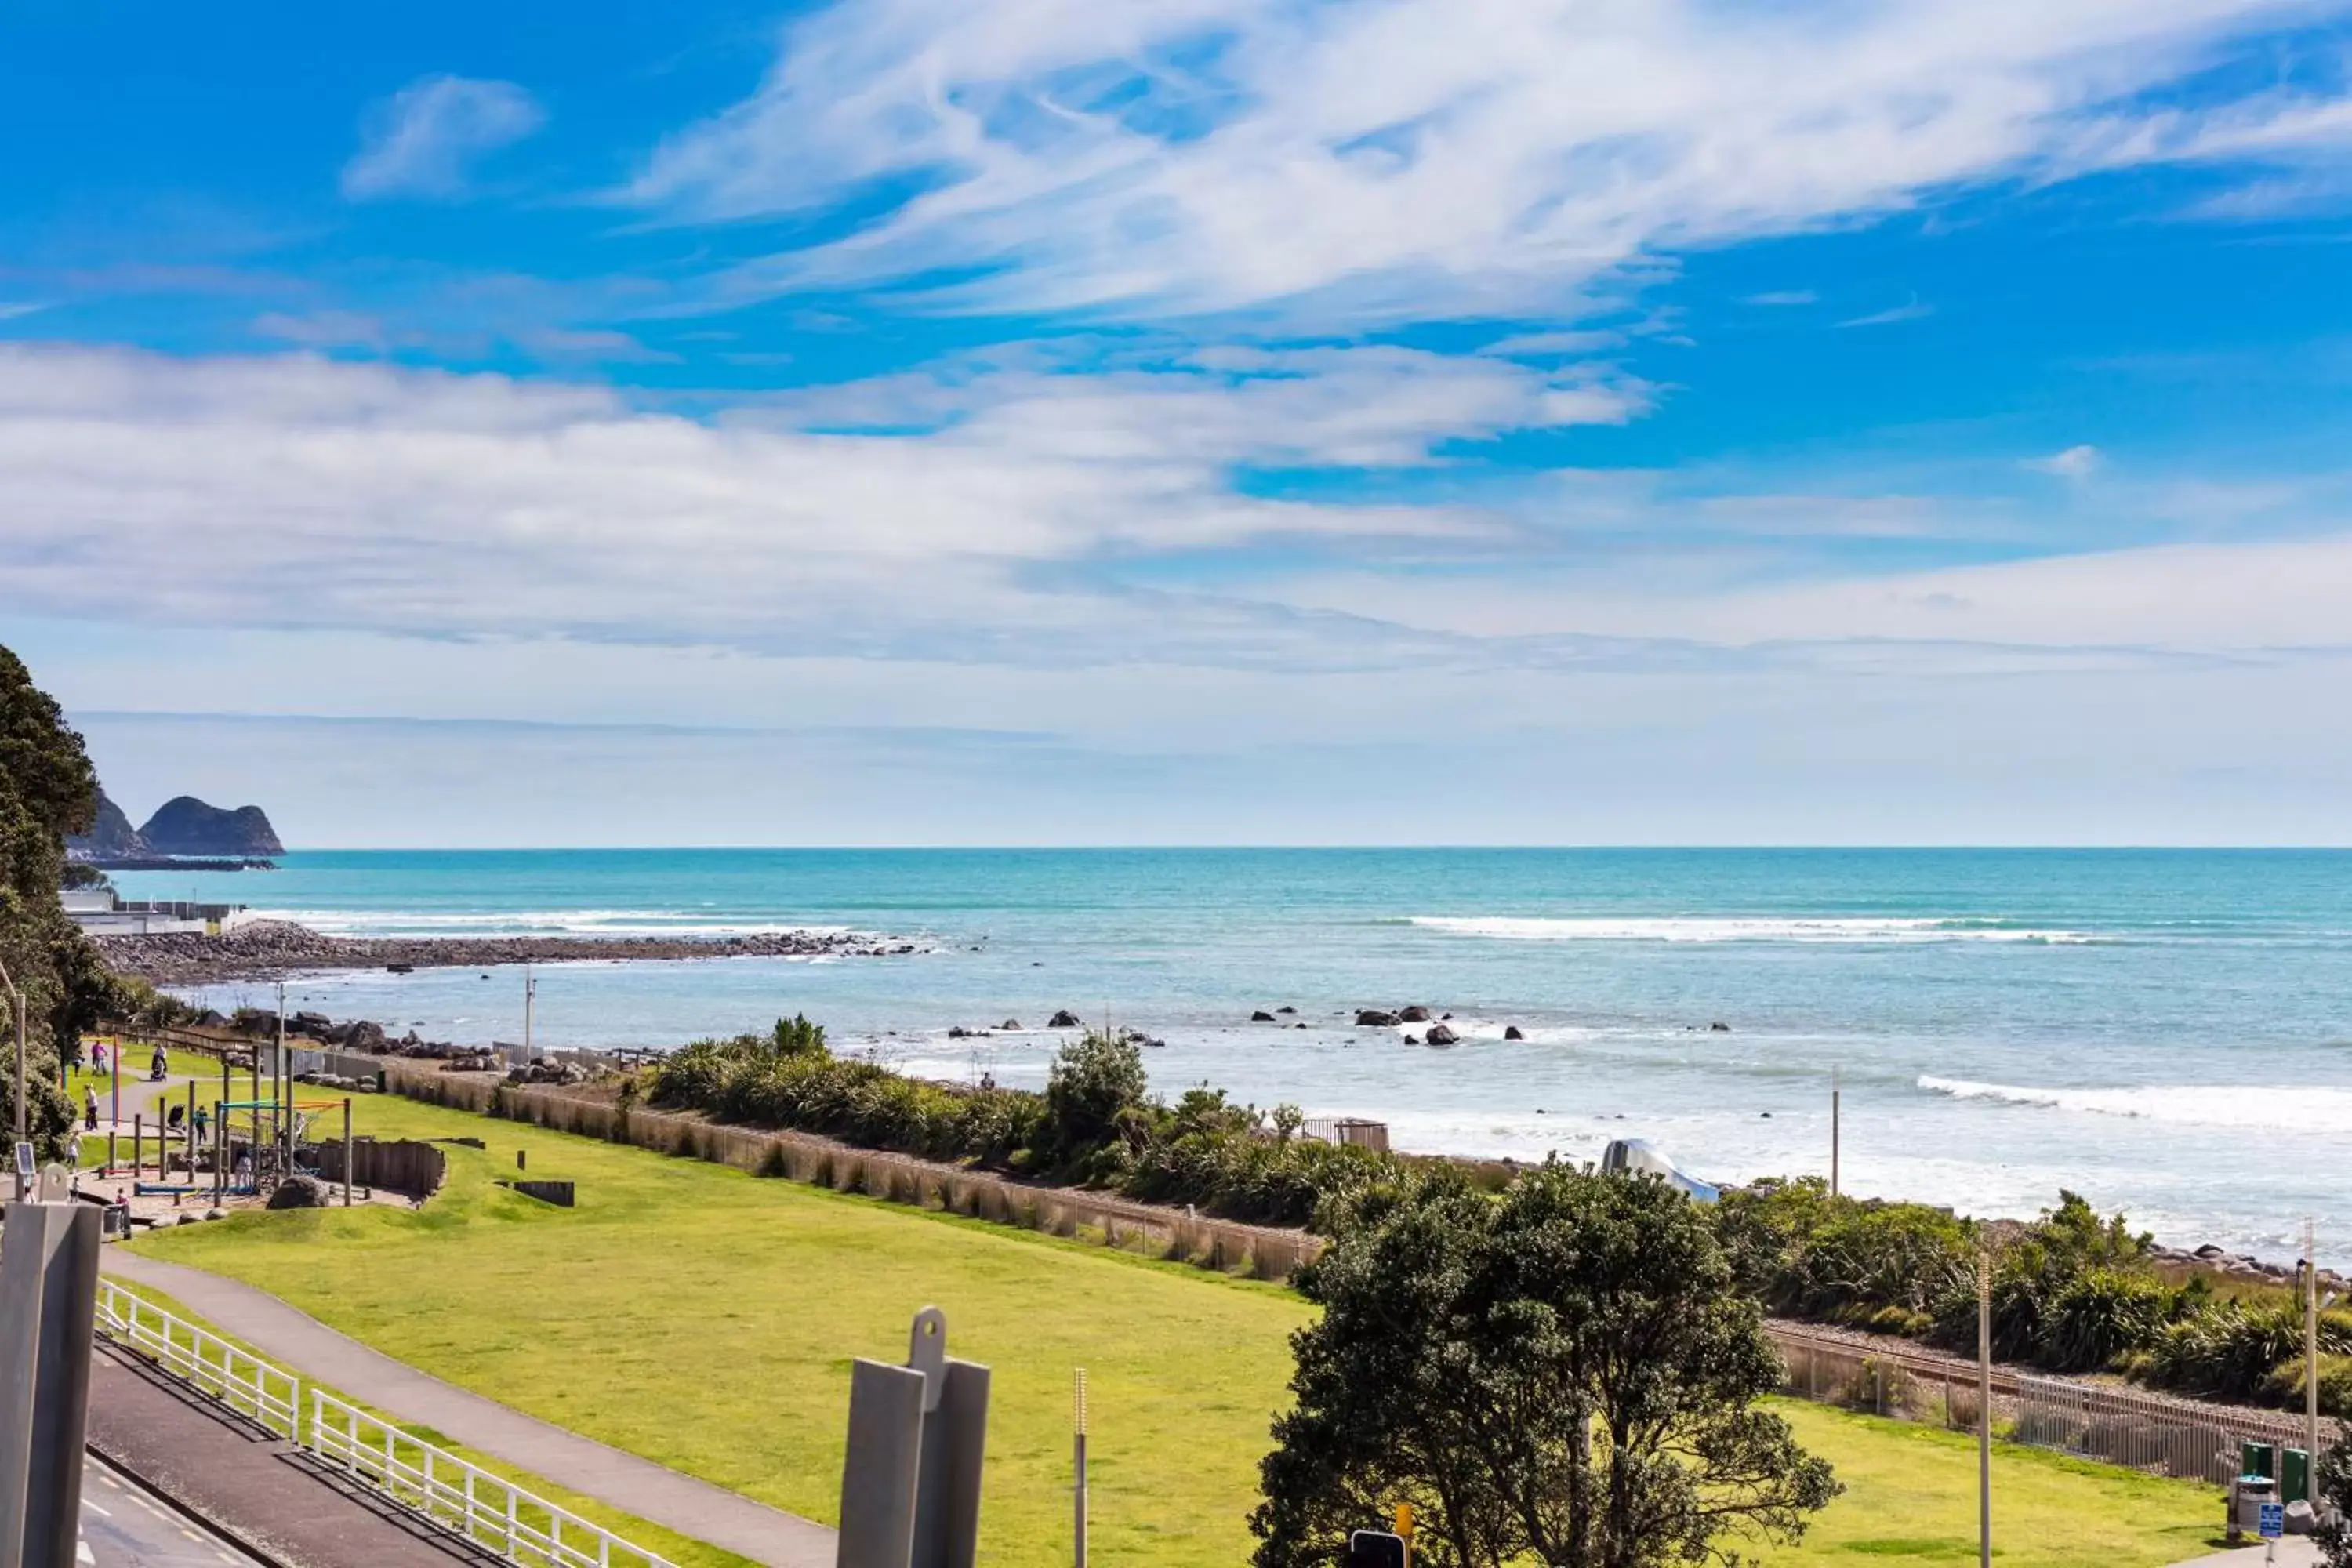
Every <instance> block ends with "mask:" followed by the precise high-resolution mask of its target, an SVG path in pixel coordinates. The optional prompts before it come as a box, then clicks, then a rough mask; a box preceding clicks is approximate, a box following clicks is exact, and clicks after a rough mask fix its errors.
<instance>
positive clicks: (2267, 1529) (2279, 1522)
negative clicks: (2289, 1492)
mask: <svg viewBox="0 0 2352 1568" xmlns="http://www.w3.org/2000/svg"><path fill="white" fill-rule="evenodd" d="M2256 1506H2257V1507H2259V1508H2260V1509H2261V1510H2262V1517H2261V1519H2260V1520H2259V1521H2256V1524H2255V1527H2254V1528H2255V1531H2256V1533H2257V1534H2259V1535H2261V1536H2262V1538H2263V1540H2265V1541H2276V1540H2277V1539H2278V1538H2279V1537H2280V1536H2282V1535H2284V1534H2285V1533H2286V1504H2284V1503H2283V1502H2266V1503H2261V1504H2257V1505H2256Z"/></svg>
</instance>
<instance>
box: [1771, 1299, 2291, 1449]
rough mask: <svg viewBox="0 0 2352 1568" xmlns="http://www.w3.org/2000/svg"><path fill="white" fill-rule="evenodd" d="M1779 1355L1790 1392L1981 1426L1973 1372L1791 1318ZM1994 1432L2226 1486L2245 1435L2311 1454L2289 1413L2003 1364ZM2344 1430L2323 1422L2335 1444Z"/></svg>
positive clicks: (1774, 1329) (1996, 1380)
mask: <svg viewBox="0 0 2352 1568" xmlns="http://www.w3.org/2000/svg"><path fill="white" fill-rule="evenodd" d="M1766 1327H1767V1331H1768V1332H1769V1333H1770V1335H1771V1336H1772V1340H1773V1342H1774V1343H1775V1344H1776V1345H1778V1346H1779V1347H1780V1362H1781V1365H1782V1367H1783V1369H1784V1372H1785V1377H1784V1381H1783V1383H1782V1387H1783V1388H1784V1389H1785V1390H1786V1392H1788V1393H1790V1394H1796V1395H1798V1396H1800V1397H1801V1398H1805V1399H1811V1400H1817V1401H1819V1402H1821V1403H1822V1404H1827V1405H1842V1406H1843V1407H1845V1408H1846V1409H1849V1410H1860V1411H1864V1412H1867V1413H1870V1414H1873V1415H1885V1416H1887V1417H1890V1418H1892V1419H1895V1420H1902V1421H1919V1422H1932V1423H1935V1424H1937V1425H1938V1426H1948V1427H1951V1428H1953V1429H1955V1430H1958V1431H1967V1432H1973V1431H1975V1430H1976V1427H1977V1421H1978V1415H1977V1410H1978V1394H1977V1371H1976V1368H1975V1366H1974V1365H1973V1364H1971V1363H1966V1362H1958V1361H1953V1360H1948V1359H1947V1358H1944V1357H1940V1356H1934V1355H1927V1354H1921V1353H1918V1352H1909V1351H1906V1350H1904V1349H1902V1348H1900V1347H1895V1346H1886V1347H1878V1346H1869V1345H1860V1344H1856V1343H1853V1342H1851V1341H1848V1340H1841V1339H1835V1338H1832V1337H1831V1336H1830V1335H1828V1334H1826V1333H1823V1332H1821V1331H1809V1330H1808V1329H1807V1328H1806V1327H1805V1326H1804V1325H1802V1324H1797V1323H1787V1322H1771V1323H1768V1324H1767V1326H1766ZM1992 1416H1993V1430H1994V1432H1995V1433H1996V1434H1997V1435H1999V1436H2002V1437H2004V1438H2006V1439H2008V1440H2010V1441H2013V1442H2019V1443H2025V1444H2029V1445H2031V1446H2032V1447H2041V1448H2054V1449H2057V1450H2059V1451H2060V1452H2063V1453H2068V1454H2074V1455H2078V1456H2080V1457H2082V1458H2088V1459H2098V1460H2103V1461H2105V1463H2108V1464H2112V1465H2127V1466H2129V1467H2131V1468H2134V1469H2139V1470H2145V1471H2147V1472H2149V1473H2151V1474H2154V1475H2163V1476H2172V1477H2176V1478H2179V1479H2189V1480H2202V1481H2210V1482H2213V1483H2215V1484H2224V1483H2227V1482H2228V1481H2229V1480H2230V1479H2231V1478H2232V1477H2234V1476H2235V1475H2236V1474H2237V1473H2238V1461H2239V1454H2238V1445H2239V1443H2240V1442H2241V1441H2242V1440H2244V1439H2247V1438H2253V1439H2257V1440H2259V1441H2262V1442H2267V1443H2276V1444H2279V1445H2280V1446H2282V1447H2294V1448H2300V1447H2303V1446H2304V1441H2305V1433H2304V1424H2303V1422H2302V1421H2301V1420H2299V1419H2297V1418H2295V1417H2294V1416H2293V1415H2288V1414H2286V1413H2285V1412H2284V1411H2275V1410H2255V1409H2249V1408H2246V1407H2243V1406H2239V1405H2215V1404H2210V1403H2208V1402H2206V1401H2203V1400H2196V1399H2181V1398H2177V1397H2174V1396H2172V1395H2168V1394H2151V1393H2147V1392H2145V1391H2143V1390H2139V1389H2133V1388H2119V1387H2115V1386H2112V1385H2108V1384H2093V1383H2078V1382H2074V1381H2072V1380H2070V1379H2067V1378H2061V1377H2045V1376H2042V1375H2039V1374H2036V1373H2024V1372H2018V1371H2015V1370H2014V1369H2011V1368H2008V1367H1998V1366H1997V1367H1995V1368H1994V1369H1993V1374H1992ZM2336 1431H2337V1426H2336V1423H2334V1422H2328V1423H2326V1425H2325V1426H2322V1428H2321V1432H2320V1438H2321V1442H2322V1443H2323V1445H2324V1444H2326V1443H2329V1442H2331V1441H2332V1440H2334V1438H2335V1436H2336Z"/></svg>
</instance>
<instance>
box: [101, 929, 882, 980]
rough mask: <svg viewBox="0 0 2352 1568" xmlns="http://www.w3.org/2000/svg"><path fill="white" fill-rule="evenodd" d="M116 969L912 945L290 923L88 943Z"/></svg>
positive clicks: (475, 962) (289, 967)
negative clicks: (335, 931)
mask: <svg viewBox="0 0 2352 1568" xmlns="http://www.w3.org/2000/svg"><path fill="white" fill-rule="evenodd" d="M94 940H95V941H96V942H97V943H98V946H99V949H100V952H103V953H104V954H105V955H106V962H107V963H109V964H110V965H111V966H113V968H115V969H116V970H117V971H119V972H121V973H127V974H136V975H140V976H142V978H144V979H147V980H150V981H152V982H153V983H154V984H158V985H211V984H219V983H221V982H223V981H230V980H251V979H257V978H260V977H263V976H267V975H273V974H281V973H288V972H290V971H295V970H306V969H388V968H392V967H394V966H395V965H406V966H408V967H410V968H415V969H433V968H441V969H447V968H459V969H488V968H490V967H492V966H494V965H497V964H501V963H563V962H564V961H566V960H577V959H615V958H627V959H657V960H659V959H667V960H677V959H694V958H812V957H856V958H890V957H899V956H903V955H906V954H909V953H913V952H920V951H921V949H920V947H919V944H917V943H915V942H905V941H900V940H898V939H897V938H892V937H879V936H874V935H871V934H861V933H858V932H855V931H758V932H751V933H746V934H742V935H736V936H709V937H666V936H615V937H574V936H497V937H348V936H329V935H327V934H325V933H324V932H321V931H312V930H311V929H310V927H308V926H301V925H296V924H294V923H293V922H291V921H253V922H251V923H249V924H247V925H243V926H239V927H238V928H237V929H236V930H235V931H227V932H225V933H223V934H222V935H219V936H205V935H201V934H198V933H195V932H173V933H170V934H165V935H157V936H100V937H98V938H96V939H94Z"/></svg>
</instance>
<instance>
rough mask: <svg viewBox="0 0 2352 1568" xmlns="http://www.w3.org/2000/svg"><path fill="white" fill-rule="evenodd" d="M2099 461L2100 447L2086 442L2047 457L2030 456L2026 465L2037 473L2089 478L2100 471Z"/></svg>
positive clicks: (2066, 477)
mask: <svg viewBox="0 0 2352 1568" xmlns="http://www.w3.org/2000/svg"><path fill="white" fill-rule="evenodd" d="M2099 461H2100V459H2099V449H2098V448H2097V447H2093V446H2090V445H2088V444H2084V445H2082V446H2075V447H2067V448H2066V449H2065V450H2064V451H2063V452H2053V453H2051V454H2050V456H2048V457H2046V458H2030V459H2028V460H2027V462H2026V465H2025V466H2026V467H2027V468H2032V470H2033V471H2034V472H2036V473H2040V474H2055V475H2056V476H2057V477H2058V478H2060V479H2089V478H2090V477H2091V476H2092V475H2093V474H2095V473H2096V472H2098V469H2099Z"/></svg>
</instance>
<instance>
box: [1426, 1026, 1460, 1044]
mask: <svg viewBox="0 0 2352 1568" xmlns="http://www.w3.org/2000/svg"><path fill="white" fill-rule="evenodd" d="M1428 1039H1429V1043H1430V1044H1431V1045H1433V1046H1454V1045H1459V1044H1461V1042H1462V1037H1461V1036H1459V1035H1457V1034H1455V1033H1454V1031H1453V1030H1452V1029H1449V1028H1447V1027H1446V1026H1444V1025H1443V1024H1432V1025H1431V1026H1429V1036H1428Z"/></svg>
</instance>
